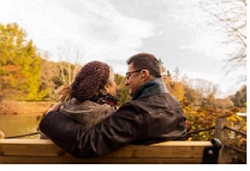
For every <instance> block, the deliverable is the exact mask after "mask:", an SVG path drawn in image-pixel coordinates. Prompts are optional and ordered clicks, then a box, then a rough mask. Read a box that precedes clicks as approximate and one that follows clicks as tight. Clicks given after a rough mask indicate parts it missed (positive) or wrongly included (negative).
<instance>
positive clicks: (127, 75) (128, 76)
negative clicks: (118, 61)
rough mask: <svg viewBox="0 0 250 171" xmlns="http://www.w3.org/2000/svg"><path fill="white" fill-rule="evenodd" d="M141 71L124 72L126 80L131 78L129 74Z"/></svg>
mask: <svg viewBox="0 0 250 171" xmlns="http://www.w3.org/2000/svg"><path fill="white" fill-rule="evenodd" d="M142 70H143V69H137V70H134V71H130V72H126V79H127V80H129V79H130V77H131V74H133V73H136V72H141V71H142Z"/></svg>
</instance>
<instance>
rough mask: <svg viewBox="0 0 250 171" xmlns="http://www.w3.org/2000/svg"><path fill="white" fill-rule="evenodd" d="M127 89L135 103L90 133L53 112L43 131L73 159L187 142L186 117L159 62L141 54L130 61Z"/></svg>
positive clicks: (151, 56) (92, 129) (45, 121)
mask: <svg viewBox="0 0 250 171" xmlns="http://www.w3.org/2000/svg"><path fill="white" fill-rule="evenodd" d="M127 64H128V71H127V73H126V79H127V80H126V82H125V85H126V86H128V87H129V89H130V92H129V93H130V95H131V97H132V100H131V101H129V102H127V103H126V104H124V105H122V106H121V107H120V108H119V109H118V110H117V111H116V112H115V113H114V114H112V115H111V116H109V117H107V118H106V119H104V120H102V121H101V122H99V123H98V124H96V125H95V126H93V127H91V128H90V129H89V130H88V131H85V132H84V131H82V128H83V125H81V124H80V123H77V122H75V121H73V120H71V119H69V118H67V117H66V116H65V115H62V114H60V113H59V112H53V111H52V112H49V113H48V114H47V115H46V116H45V117H44V118H43V120H42V121H41V123H40V125H39V126H40V130H41V131H42V132H43V133H45V134H46V135H47V136H49V137H50V139H51V140H52V141H53V142H54V143H55V144H57V145H58V146H60V147H61V148H63V149H64V150H65V151H67V152H68V153H70V154H71V155H73V156H75V157H78V158H83V157H97V156H103V155H105V154H107V153H110V152H112V151H115V150H117V149H119V148H121V147H123V146H126V145H128V144H132V143H133V144H135V143H137V144H139V143H144V144H145V143H147V144H150V143H156V142H161V141H167V140H184V139H185V138H186V134H187V131H186V128H185V116H184V113H183V110H182V107H181V106H180V104H179V103H178V101H177V100H176V99H175V98H174V97H173V96H171V95H170V94H169V93H168V92H167V89H166V87H165V84H164V83H163V81H162V79H161V71H160V64H159V61H158V60H157V59H156V58H155V57H154V56H153V55H152V54H148V53H139V54H136V55H134V56H132V57H131V58H129V59H128V61H127Z"/></svg>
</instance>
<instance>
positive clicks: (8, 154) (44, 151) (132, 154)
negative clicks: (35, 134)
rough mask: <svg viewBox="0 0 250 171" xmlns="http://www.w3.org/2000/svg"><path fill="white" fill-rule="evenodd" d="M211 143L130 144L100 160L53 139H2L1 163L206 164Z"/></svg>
mask: <svg viewBox="0 0 250 171" xmlns="http://www.w3.org/2000/svg"><path fill="white" fill-rule="evenodd" d="M208 146H212V143H211V142H210V141H167V142H162V143H158V144H153V145H128V146H126V147H123V148H121V149H119V150H117V151H115V152H112V153H110V154H107V155H105V156H103V157H100V158H84V159H79V158H75V157H73V156H71V155H70V154H68V153H66V152H65V151H64V150H63V149H61V148H60V147H58V146H57V145H55V144H54V143H53V142H52V141H51V140H40V139H0V163H2V164H3V163H8V164H21V163H27V164H33V163H45V164H56V163H63V164H66V163H67V164H69V163H90V164H93V163H102V164H104V163H109V164H115V163H117V164H118V163H119V164H135V163H138V164H153V163H155V164H157V163H159V164H163V163H164V164H165V163H166V164H167V163H172V164H178V163H180V164H182V163H183V164H188V163H191V164H194V163H202V159H203V150H204V148H205V147H208Z"/></svg>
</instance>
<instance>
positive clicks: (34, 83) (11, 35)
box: [0, 23, 47, 100]
mask: <svg viewBox="0 0 250 171" xmlns="http://www.w3.org/2000/svg"><path fill="white" fill-rule="evenodd" d="M40 62H41V57H40V55H39V54H38V53H37V51H36V47H35V46H34V45H33V42H32V40H27V39H26V32H25V31H24V30H23V29H22V28H19V26H18V25H17V24H16V23H13V24H7V25H2V24H0V89H1V93H2V96H4V97H5V98H14V99H18V100H41V99H43V97H44V96H45V95H46V93H47V92H46V89H41V87H40V85H41V80H40V76H41V68H40Z"/></svg>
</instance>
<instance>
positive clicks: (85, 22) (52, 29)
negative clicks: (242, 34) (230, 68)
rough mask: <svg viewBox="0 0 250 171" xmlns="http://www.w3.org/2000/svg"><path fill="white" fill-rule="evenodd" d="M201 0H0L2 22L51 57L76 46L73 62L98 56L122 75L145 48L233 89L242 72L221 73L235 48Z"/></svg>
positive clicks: (184, 69) (193, 75) (188, 71)
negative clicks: (200, 5) (129, 60)
mask: <svg viewBox="0 0 250 171" xmlns="http://www.w3.org/2000/svg"><path fill="white" fill-rule="evenodd" d="M199 1H200V0H188V1H187V0H8V1H3V0H0V23H1V24H7V23H13V22H16V23H17V24H18V25H19V26H20V27H21V28H23V29H24V30H25V31H26V32H27V38H28V39H32V40H33V41H34V44H35V45H36V46H37V48H38V49H39V50H40V51H41V52H42V51H47V52H49V54H50V55H49V59H50V60H55V61H57V60H58V59H59V58H58V56H59V55H61V54H62V52H64V51H65V47H67V48H68V49H69V48H72V47H74V48H76V49H77V50H79V51H80V52H81V53H80V54H81V55H82V58H81V60H77V62H79V63H81V64H84V63H86V62H89V61H91V60H101V61H104V62H107V63H109V64H110V65H111V66H112V67H113V68H114V71H115V72H116V73H119V74H122V75H125V73H126V71H127V65H126V59H127V58H128V57H130V56H131V55H134V54H135V53H138V52H149V53H152V54H154V55H155V56H156V57H157V58H161V60H162V61H163V65H164V67H165V68H166V69H167V70H170V71H173V70H175V69H176V68H178V69H179V71H180V72H181V74H182V75H184V74H186V75H187V76H188V77H190V78H201V79H204V80H207V81H210V82H213V83H214V84H216V85H218V87H219V90H220V91H221V92H222V93H224V94H231V93H234V92H235V90H237V89H239V88H240V87H241V84H237V81H238V78H239V74H241V73H239V74H237V73H236V72H235V73H234V74H230V75H228V76H225V74H226V71H225V69H223V65H225V64H226V59H227V58H228V54H229V53H230V52H231V51H232V50H234V49H235V47H234V46H233V45H232V46H231V47H230V46H228V45H227V46H225V45H224V46H223V45H222V44H221V43H220V42H221V40H224V39H225V37H224V36H225V35H223V34H222V32H220V31H218V30H217V31H215V29H213V27H211V26H208V25H207V21H208V20H211V16H209V15H208V14H207V13H205V12H204V11H203V10H202V9H201V8H197V5H198V3H199ZM215 25H216V23H215ZM59 47H64V51H63V50H60V48H59ZM61 58H62V57H61ZM73 59H74V54H73V53H72V54H71V59H70V60H69V61H71V62H74V60H73Z"/></svg>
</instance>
